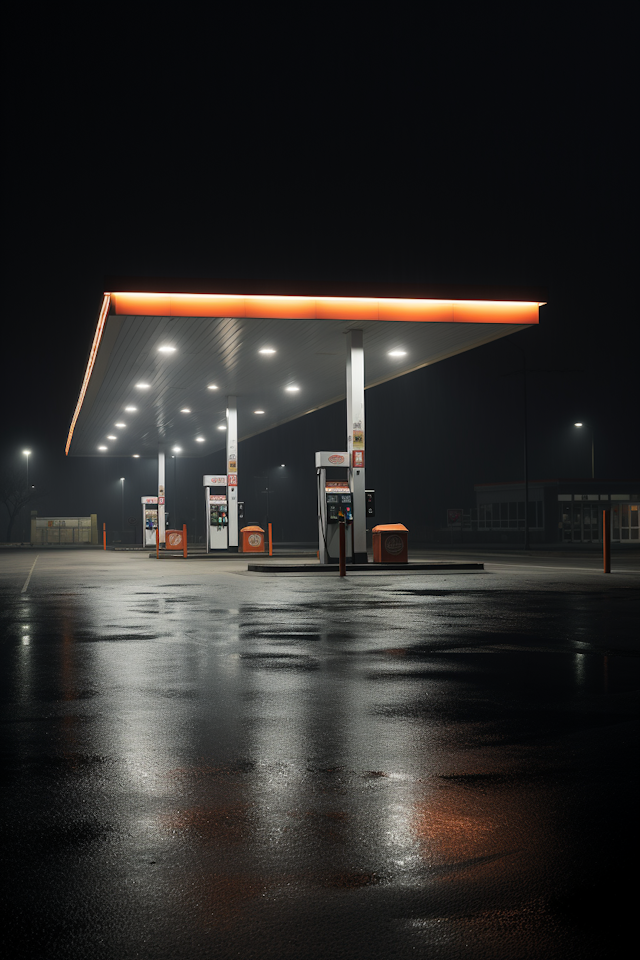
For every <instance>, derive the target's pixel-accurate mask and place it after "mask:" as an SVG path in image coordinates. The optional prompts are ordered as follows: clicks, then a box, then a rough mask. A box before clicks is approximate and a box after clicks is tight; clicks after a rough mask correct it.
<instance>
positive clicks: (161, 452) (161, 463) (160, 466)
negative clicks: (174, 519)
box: [158, 450, 167, 543]
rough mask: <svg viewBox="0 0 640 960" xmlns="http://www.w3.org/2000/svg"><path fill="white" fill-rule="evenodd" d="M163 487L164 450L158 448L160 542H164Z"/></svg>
mask: <svg viewBox="0 0 640 960" xmlns="http://www.w3.org/2000/svg"><path fill="white" fill-rule="evenodd" d="M164 491H165V487H164V450H158V530H159V531H160V543H164V540H165V537H164V511H165V507H166V502H167V501H166V494H165V492H164Z"/></svg>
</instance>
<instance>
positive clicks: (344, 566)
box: [338, 520, 347, 577]
mask: <svg viewBox="0 0 640 960" xmlns="http://www.w3.org/2000/svg"><path fill="white" fill-rule="evenodd" d="M345 540H346V537H345V532H344V520H341V521H340V556H339V558H338V570H339V572H340V576H341V577H346V575H347V564H346V562H345V553H346V552H347V551H346V549H345V546H346V544H345Z"/></svg>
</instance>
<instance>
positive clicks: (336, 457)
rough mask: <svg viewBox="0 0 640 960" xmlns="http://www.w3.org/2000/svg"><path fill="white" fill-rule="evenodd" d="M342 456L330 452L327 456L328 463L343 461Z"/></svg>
mask: <svg viewBox="0 0 640 960" xmlns="http://www.w3.org/2000/svg"><path fill="white" fill-rule="evenodd" d="M344 460H345V458H344V456H343V454H341V453H332V454H331V456H330V457H329V463H344Z"/></svg>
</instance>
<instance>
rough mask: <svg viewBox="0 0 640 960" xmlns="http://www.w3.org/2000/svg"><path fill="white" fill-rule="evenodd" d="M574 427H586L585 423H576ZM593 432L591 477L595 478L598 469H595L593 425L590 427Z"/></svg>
mask: <svg viewBox="0 0 640 960" xmlns="http://www.w3.org/2000/svg"><path fill="white" fill-rule="evenodd" d="M574 427H584V423H574ZM589 431H590V433H591V479H592V480H595V478H596V469H595V463H596V461H595V452H594V443H593V427H589Z"/></svg>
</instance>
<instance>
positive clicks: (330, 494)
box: [316, 452, 353, 563]
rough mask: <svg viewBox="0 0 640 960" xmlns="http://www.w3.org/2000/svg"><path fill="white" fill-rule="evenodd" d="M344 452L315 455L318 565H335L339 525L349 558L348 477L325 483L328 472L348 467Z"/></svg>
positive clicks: (350, 501)
mask: <svg viewBox="0 0 640 960" xmlns="http://www.w3.org/2000/svg"><path fill="white" fill-rule="evenodd" d="M348 464H349V455H348V454H347V453H331V452H320V453H316V478H317V485H318V546H319V556H320V563H337V562H338V558H339V555H340V544H339V538H340V522H341V521H344V523H345V524H346V526H347V529H346V544H345V546H346V556H347V557H352V556H353V550H352V539H351V523H352V521H353V493H352V491H351V489H350V487H349V479H348V476H347V477H344V478H343V479H339V480H327V470H328V469H334V470H335V469H336V468H340V467H343V466H344V467H345V468H346V467H348Z"/></svg>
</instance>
